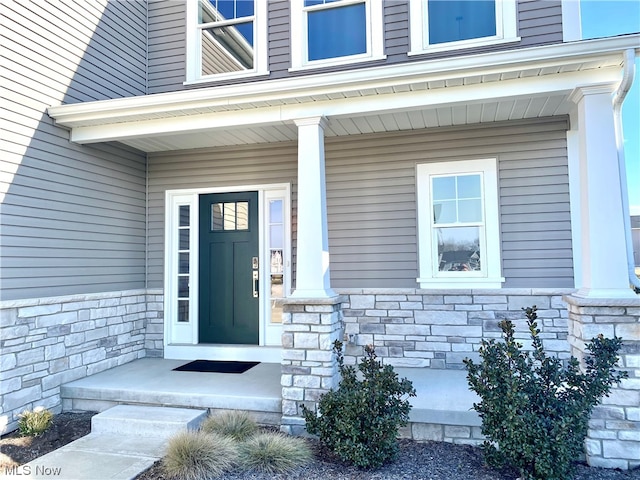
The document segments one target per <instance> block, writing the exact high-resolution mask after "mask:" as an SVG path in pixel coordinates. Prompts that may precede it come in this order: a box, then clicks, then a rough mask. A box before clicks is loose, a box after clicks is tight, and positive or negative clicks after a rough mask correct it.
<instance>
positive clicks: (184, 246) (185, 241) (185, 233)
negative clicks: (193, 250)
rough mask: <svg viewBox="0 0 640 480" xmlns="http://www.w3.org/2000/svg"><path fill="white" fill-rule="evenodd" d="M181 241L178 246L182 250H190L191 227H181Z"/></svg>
mask: <svg viewBox="0 0 640 480" xmlns="http://www.w3.org/2000/svg"><path fill="white" fill-rule="evenodd" d="M179 235H180V242H179V246H178V248H179V249H180V250H189V229H186V228H181V229H180V234H179Z"/></svg>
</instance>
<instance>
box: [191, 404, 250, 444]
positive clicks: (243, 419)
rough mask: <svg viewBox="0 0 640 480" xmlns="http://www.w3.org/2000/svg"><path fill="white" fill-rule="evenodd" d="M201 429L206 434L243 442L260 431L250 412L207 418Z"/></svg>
mask: <svg viewBox="0 0 640 480" xmlns="http://www.w3.org/2000/svg"><path fill="white" fill-rule="evenodd" d="M200 429H201V430H202V431H203V432H205V433H217V434H219V435H223V436H225V437H231V438H233V439H234V440H237V441H238V442H242V441H244V440H246V439H248V438H250V437H251V436H252V435H254V434H255V433H256V432H257V431H258V424H257V423H256V421H255V420H254V419H253V418H252V417H251V415H249V413H248V412H245V411H241V410H230V411H226V412H222V413H220V414H218V415H214V416H210V417H207V418H206V419H205V420H204V422H202V425H201V426H200Z"/></svg>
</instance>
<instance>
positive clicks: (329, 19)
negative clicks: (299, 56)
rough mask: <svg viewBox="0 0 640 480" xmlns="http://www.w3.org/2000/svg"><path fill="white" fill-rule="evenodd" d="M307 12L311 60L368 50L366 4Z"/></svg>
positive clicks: (309, 57)
mask: <svg viewBox="0 0 640 480" xmlns="http://www.w3.org/2000/svg"><path fill="white" fill-rule="evenodd" d="M307 15H308V16H307V36H308V43H307V45H308V59H309V61H313V60H324V59H327V58H337V57H344V56H348V55H357V54H361V53H366V52H367V24H366V9H365V4H364V3H358V4H354V5H347V6H337V7H333V8H324V9H320V10H311V11H309V12H308V14H307Z"/></svg>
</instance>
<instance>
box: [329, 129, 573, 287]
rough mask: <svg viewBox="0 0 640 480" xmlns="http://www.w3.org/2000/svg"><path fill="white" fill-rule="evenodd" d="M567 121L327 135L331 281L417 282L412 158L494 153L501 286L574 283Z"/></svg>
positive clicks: (386, 284)
mask: <svg viewBox="0 0 640 480" xmlns="http://www.w3.org/2000/svg"><path fill="white" fill-rule="evenodd" d="M565 129H566V122H565V121H563V120H560V121H558V120H555V121H551V122H549V121H547V122H534V123H528V122H518V123H512V124H502V125H494V126H475V127H466V128H446V129H437V130H425V131H419V132H401V133H397V134H387V135H362V136H357V137H355V136H354V137H341V138H337V139H328V141H327V145H326V152H327V153H326V155H327V205H328V214H329V245H330V251H331V275H332V285H333V286H334V287H336V288H359V287H361V288H364V287H382V288H384V287H415V286H416V280H415V279H416V277H417V276H418V271H417V262H418V251H417V240H416V217H417V212H416V206H415V166H416V164H418V163H422V162H429V161H447V160H450V161H455V160H459V159H471V158H484V157H497V158H498V160H499V182H500V223H501V232H500V235H501V247H502V268H503V274H504V276H505V277H506V283H505V284H504V286H505V287H572V286H573V267H572V250H571V227H570V218H569V193H568V174H567V160H566V146H565ZM550 259H553V260H550Z"/></svg>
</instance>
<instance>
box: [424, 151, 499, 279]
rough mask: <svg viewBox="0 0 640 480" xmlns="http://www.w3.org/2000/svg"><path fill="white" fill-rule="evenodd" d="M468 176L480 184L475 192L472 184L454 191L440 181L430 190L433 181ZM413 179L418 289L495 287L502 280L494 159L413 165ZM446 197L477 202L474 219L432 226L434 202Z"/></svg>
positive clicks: (466, 184) (435, 223)
mask: <svg viewBox="0 0 640 480" xmlns="http://www.w3.org/2000/svg"><path fill="white" fill-rule="evenodd" d="M474 176H476V177H477V178H479V180H480V188H479V191H478V188H477V186H476V185H474V182H466V183H465V182H462V184H461V185H462V186H461V187H460V189H458V184H457V183H455V188H452V186H451V184H450V183H451V182H440V185H437V183H436V185H437V187H438V188H434V179H435V180H436V181H437V180H442V179H445V180H446V179H455V180H456V181H458V180H459V179H461V178H465V179H466V180H469V178H473V177H474ZM416 181H417V196H418V205H417V209H418V238H419V244H418V259H419V278H418V282H419V283H420V286H421V287H422V288H428V287H429V285H431V284H432V285H433V286H438V287H442V288H447V287H448V288H476V287H478V288H499V287H500V286H501V282H503V281H504V279H503V278H502V277H501V265H500V241H499V217H498V187H497V161H496V159H479V160H462V161H452V162H437V163H424V164H419V165H418V166H417V168H416ZM463 186H464V188H465V190H462V188H463ZM436 190H437V191H436ZM452 192H453V193H452ZM478 194H479V195H478ZM451 197H453V198H455V200H456V201H458V200H463V201H464V200H466V199H467V198H470V197H473V198H476V199H478V198H479V199H480V200H481V206H480V215H478V216H477V218H473V219H472V221H461V219H460V218H459V217H458V216H457V215H456V216H455V217H453V216H449V217H447V218H446V219H445V220H446V221H441V222H438V220H437V218H436V212H435V211H434V203H437V202H438V201H441V200H442V199H447V200H450V199H451ZM463 220H464V219H463ZM455 229H459V230H458V231H456V230H455ZM443 282H444V283H443Z"/></svg>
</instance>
